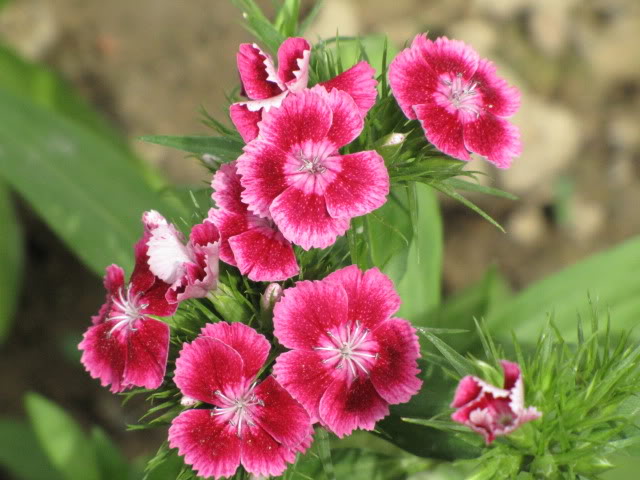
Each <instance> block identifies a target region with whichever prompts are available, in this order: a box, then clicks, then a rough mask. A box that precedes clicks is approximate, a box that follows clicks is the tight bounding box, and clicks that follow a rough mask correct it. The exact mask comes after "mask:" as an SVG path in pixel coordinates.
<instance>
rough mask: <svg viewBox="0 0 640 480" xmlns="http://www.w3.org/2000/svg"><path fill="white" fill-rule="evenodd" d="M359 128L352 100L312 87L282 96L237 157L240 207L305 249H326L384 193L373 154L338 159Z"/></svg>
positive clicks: (384, 179)
mask: <svg viewBox="0 0 640 480" xmlns="http://www.w3.org/2000/svg"><path fill="white" fill-rule="evenodd" d="M362 128H363V120H362V116H361V115H360V113H358V109H357V107H356V105H355V103H354V101H353V99H352V98H351V97H350V96H349V95H348V94H347V93H345V92H343V91H341V90H337V89H333V90H332V91H331V92H327V91H326V90H325V88H324V87H319V86H316V87H314V88H313V89H311V90H303V91H301V92H298V93H292V94H290V95H288V96H287V98H286V99H285V100H284V101H283V102H282V106H281V107H280V108H277V109H273V110H271V111H270V112H269V113H268V114H265V116H264V119H263V121H262V123H261V126H260V136H259V137H258V138H257V139H255V140H254V141H252V142H250V143H249V144H248V145H246V146H245V147H244V152H245V153H244V154H243V155H242V156H240V158H238V161H237V162H238V163H237V165H238V167H237V168H238V173H239V174H240V176H241V178H240V182H241V184H242V186H243V187H244V191H243V192H242V200H243V202H245V203H246V204H247V205H248V206H249V210H251V211H252V212H254V213H256V214H257V215H259V216H261V217H266V218H269V217H270V218H272V219H273V222H274V223H275V225H276V226H277V227H278V229H279V230H280V232H282V235H283V236H284V237H285V238H286V239H287V240H289V241H291V242H293V243H295V244H297V245H300V246H301V247H302V248H304V249H305V250H308V249H309V248H311V247H318V248H325V247H327V246H329V245H331V244H332V243H334V242H335V240H336V237H337V236H338V235H342V234H344V232H345V231H346V230H347V229H348V228H349V221H350V219H351V218H352V217H356V216H359V215H364V214H366V213H369V212H371V211H373V210H375V209H376V208H378V207H380V206H381V205H382V204H383V203H384V202H385V201H386V196H387V194H388V193H389V174H388V172H387V169H386V168H385V166H384V160H383V158H382V157H381V156H380V155H379V154H378V153H376V152H375V151H365V152H358V153H352V154H349V155H340V154H339V153H338V149H339V148H340V147H342V146H344V145H347V144H348V143H350V142H351V141H353V140H354V139H355V138H356V137H357V136H358V135H359V134H360V132H361V131H362Z"/></svg>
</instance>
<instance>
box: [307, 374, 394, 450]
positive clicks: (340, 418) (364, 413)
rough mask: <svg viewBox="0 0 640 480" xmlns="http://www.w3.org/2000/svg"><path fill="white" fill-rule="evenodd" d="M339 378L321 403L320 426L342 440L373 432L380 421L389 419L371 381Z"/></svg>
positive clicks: (387, 408) (358, 378)
mask: <svg viewBox="0 0 640 480" xmlns="http://www.w3.org/2000/svg"><path fill="white" fill-rule="evenodd" d="M349 382H350V381H349V379H348V376H346V375H345V376H343V377H340V378H337V379H335V380H334V381H333V383H332V384H331V385H330V386H329V388H328V389H327V391H326V392H325V393H324V395H323V396H322V400H320V407H319V411H320V422H321V423H322V424H323V425H325V426H326V427H327V428H328V429H329V430H331V431H332V432H333V433H335V434H336V435H337V436H338V437H339V438H342V437H344V436H346V435H349V434H350V433H351V432H353V431H354V430H355V429H356V428H360V429H362V430H373V429H374V427H375V426H376V422H377V421H378V420H382V419H383V418H384V417H386V416H387V415H389V405H388V404H387V402H385V401H384V400H383V399H382V398H381V397H380V395H378V392H376V389H375V388H374V387H373V385H372V384H371V381H370V380H369V379H368V378H364V377H362V376H359V377H357V378H355V379H353V380H352V381H351V383H349Z"/></svg>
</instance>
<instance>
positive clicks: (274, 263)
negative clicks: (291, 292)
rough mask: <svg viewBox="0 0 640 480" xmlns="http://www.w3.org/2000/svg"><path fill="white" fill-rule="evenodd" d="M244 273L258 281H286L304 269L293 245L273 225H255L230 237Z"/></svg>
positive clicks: (234, 254)
mask: <svg viewBox="0 0 640 480" xmlns="http://www.w3.org/2000/svg"><path fill="white" fill-rule="evenodd" d="M229 245H230V246H231V250H232V251H233V257H234V259H235V261H236V262H237V265H238V269H239V270H240V273H242V274H243V275H246V276H247V277H249V279H250V280H253V281H254V282H276V281H281V280H286V279H287V278H291V277H293V276H294V275H297V274H298V272H299V271H300V268H299V267H298V262H297V261H296V256H295V254H294V252H293V247H292V246H291V244H290V243H289V242H288V241H287V240H286V239H285V238H284V237H283V236H282V234H281V233H280V232H278V231H276V230H274V229H271V228H253V229H251V230H249V231H247V232H244V233H242V234H240V235H236V236H234V237H231V238H230V239H229Z"/></svg>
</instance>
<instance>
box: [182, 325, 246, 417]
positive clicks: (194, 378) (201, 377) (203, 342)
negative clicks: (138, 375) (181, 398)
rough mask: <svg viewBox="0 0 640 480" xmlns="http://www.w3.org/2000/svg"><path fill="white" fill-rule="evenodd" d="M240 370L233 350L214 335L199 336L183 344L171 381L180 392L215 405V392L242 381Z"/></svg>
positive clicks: (239, 361)
mask: <svg viewBox="0 0 640 480" xmlns="http://www.w3.org/2000/svg"><path fill="white" fill-rule="evenodd" d="M243 371H244V363H243V360H242V358H241V357H240V354H239V353H238V352H236V350H234V349H233V348H231V347H229V346H228V345H225V344H224V343H222V342H221V341H219V340H216V339H214V338H210V337H198V338H196V339H195V340H194V341H193V342H191V343H185V344H184V345H183V347H182V350H181V351H180V355H179V356H178V359H177V360H176V370H175V376H174V381H175V383H176V385H177V386H178V388H179V389H180V391H181V392H182V394H183V395H186V396H187V397H191V398H195V399H196V400H200V401H201V402H206V403H210V404H212V405H218V404H219V402H218V398H217V396H216V394H215V392H216V391H220V392H224V391H225V390H226V389H227V388H233V387H236V386H238V385H241V384H243V382H244V380H245V377H244V373H243ZM218 406H219V405H218Z"/></svg>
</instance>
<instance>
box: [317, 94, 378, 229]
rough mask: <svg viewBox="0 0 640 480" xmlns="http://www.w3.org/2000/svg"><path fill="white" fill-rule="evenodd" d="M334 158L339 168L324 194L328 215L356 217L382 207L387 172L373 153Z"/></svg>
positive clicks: (367, 152) (366, 152)
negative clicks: (336, 159) (339, 165)
mask: <svg viewBox="0 0 640 480" xmlns="http://www.w3.org/2000/svg"><path fill="white" fill-rule="evenodd" d="M334 91H335V90H334ZM338 159H339V161H340V164H341V167H342V168H341V170H340V172H338V174H337V175H336V177H335V179H334V180H333V181H332V182H331V184H329V185H328V187H327V189H326V190H325V192H324V197H325V200H326V202H327V211H328V212H329V215H331V216H332V217H334V218H337V217H358V216H360V215H365V214H367V213H370V212H373V211H374V210H376V209H377V208H379V207H381V206H382V205H384V203H385V202H386V200H387V195H388V194H389V173H388V172H387V168H386V167H385V166H384V159H383V158H382V157H381V156H380V155H379V154H378V153H377V152H375V151H373V150H368V151H365V152H357V153H352V154H350V155H342V156H339V157H338Z"/></svg>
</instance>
